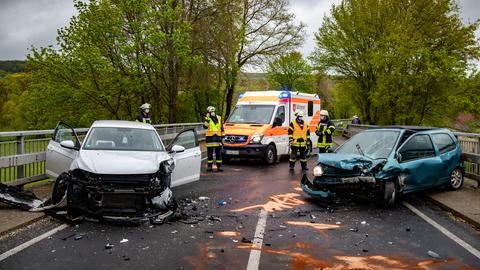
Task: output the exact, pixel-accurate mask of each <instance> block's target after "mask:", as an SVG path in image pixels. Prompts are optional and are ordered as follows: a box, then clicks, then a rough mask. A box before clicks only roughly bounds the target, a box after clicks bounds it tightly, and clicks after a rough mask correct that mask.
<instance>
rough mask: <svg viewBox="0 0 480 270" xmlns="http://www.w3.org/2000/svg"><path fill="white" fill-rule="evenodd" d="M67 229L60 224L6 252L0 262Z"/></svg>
mask: <svg viewBox="0 0 480 270" xmlns="http://www.w3.org/2000/svg"><path fill="white" fill-rule="evenodd" d="M67 227H69V225H68V224H62V225H60V226H58V227H56V228H54V229H52V230H50V231H48V232H46V233H44V234H42V235H40V236H37V237H35V238H33V239H32V240H30V241H27V242H25V243H23V244H21V245H19V246H17V247H14V248H12V249H10V250H8V251H6V252H5V253H3V254H0V262H1V261H3V260H5V259H6V258H8V257H10V256H12V255H14V254H15V253H18V252H20V251H22V250H24V249H26V248H28V247H30V246H32V245H34V244H36V243H38V242H40V241H42V240H43V239H45V238H47V237H49V236H52V235H54V234H55V233H57V232H59V231H61V230H63V229H65V228H67Z"/></svg>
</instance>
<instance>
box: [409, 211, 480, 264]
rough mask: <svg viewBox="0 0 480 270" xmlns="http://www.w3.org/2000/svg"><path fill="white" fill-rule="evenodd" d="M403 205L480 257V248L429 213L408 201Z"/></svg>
mask: <svg viewBox="0 0 480 270" xmlns="http://www.w3.org/2000/svg"><path fill="white" fill-rule="evenodd" d="M402 204H403V205H405V207H407V208H408V209H410V210H411V211H412V212H414V213H415V214H417V215H418V216H419V217H421V218H422V219H423V220H425V221H426V222H428V223H429V224H430V225H432V226H433V227H435V228H436V229H437V230H439V231H440V232H441V233H443V234H444V235H445V236H447V237H448V238H450V239H452V240H453V241H454V242H455V243H457V244H459V245H460V246H462V247H463V248H464V249H466V250H467V251H468V252H470V253H472V254H473V256H475V257H477V258H478V259H480V251H478V249H476V248H474V247H472V246H471V245H470V244H468V243H467V242H465V241H463V240H462V239H460V238H459V237H458V236H456V235H455V234H453V233H451V232H450V231H449V230H447V229H445V227H443V226H442V225H440V224H438V223H437V222H435V221H434V220H433V219H431V218H429V217H428V216H427V215H425V214H424V213H422V212H420V210H418V209H417V208H415V207H414V206H413V205H411V204H409V203H408V202H402Z"/></svg>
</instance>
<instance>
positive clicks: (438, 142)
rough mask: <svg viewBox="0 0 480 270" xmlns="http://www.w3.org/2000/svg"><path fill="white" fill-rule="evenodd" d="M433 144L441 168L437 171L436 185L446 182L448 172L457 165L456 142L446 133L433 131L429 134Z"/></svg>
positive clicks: (448, 175)
mask: <svg viewBox="0 0 480 270" xmlns="http://www.w3.org/2000/svg"><path fill="white" fill-rule="evenodd" d="M431 137H432V141H433V144H434V145H435V147H436V148H437V152H438V153H439V158H440V161H441V162H442V169H441V171H439V177H438V181H437V183H436V184H437V185H441V184H444V183H447V182H448V181H449V180H450V174H451V173H452V171H453V170H454V169H455V168H456V167H457V166H458V163H459V161H458V153H457V151H456V150H457V144H456V143H455V141H454V139H453V138H452V137H451V136H450V135H449V134H447V133H435V134H432V135H431Z"/></svg>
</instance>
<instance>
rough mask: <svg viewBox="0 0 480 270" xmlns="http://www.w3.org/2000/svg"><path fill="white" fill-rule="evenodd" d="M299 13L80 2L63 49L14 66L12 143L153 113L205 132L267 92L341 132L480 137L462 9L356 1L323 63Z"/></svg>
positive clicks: (335, 30) (197, 1)
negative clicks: (371, 127) (239, 102)
mask: <svg viewBox="0 0 480 270" xmlns="http://www.w3.org/2000/svg"><path fill="white" fill-rule="evenodd" d="M288 3H289V1H287V0H256V1H253V0H246V1H243V0H242V1H240V0H235V1H226V0H209V1H203V0H202V1H201V0H186V1H178V0H140V1H137V0H135V1H134V0H111V1H104V0H92V1H85V2H82V1H75V6H76V8H77V10H78V16H76V17H73V18H72V19H71V20H70V23H69V25H68V26H66V27H65V28H62V29H59V30H58V37H57V44H56V46H55V47H45V48H36V47H32V49H31V51H30V53H29V54H28V56H27V61H26V62H22V61H4V62H2V63H0V130H25V129H47V128H48V129H50V128H53V127H54V126H55V123H56V121H57V120H60V119H61V120H64V121H67V122H69V123H71V124H72V125H74V126H77V127H86V126H89V125H90V124H91V122H92V121H94V120H95V119H134V115H135V114H136V113H138V110H139V106H140V105H141V104H142V103H144V102H148V103H151V104H152V106H153V111H152V113H153V119H154V122H155V123H174V122H197V121H200V120H201V119H202V118H203V116H204V113H205V108H206V107H207V106H210V105H213V106H216V107H217V108H218V110H219V111H220V112H221V113H222V115H228V114H229V113H230V112H231V110H232V106H234V104H235V102H236V98H237V96H238V94H239V93H240V92H242V91H246V90H267V89H292V90H295V91H302V92H308V93H317V94H319V95H320V97H321V98H322V104H323V107H324V108H326V109H328V110H329V111H330V114H331V116H332V117H333V118H350V117H351V116H352V115H353V114H357V115H358V116H359V117H360V119H361V120H362V122H363V123H371V124H405V125H435V126H449V127H453V128H456V129H461V130H466V131H476V130H477V131H478V130H479V129H480V123H479V121H480V120H479V119H480V73H479V72H478V62H475V60H477V61H478V59H479V42H478V40H476V39H475V31H476V29H477V28H478V26H479V23H478V22H471V23H463V22H462V21H461V19H460V15H459V10H458V6H457V3H456V2H455V1H454V0H438V1H430V0H419V1H407V2H406V1H402V0H394V1H380V0H351V1H343V2H341V3H340V4H339V5H336V6H332V8H331V14H330V15H329V17H326V18H324V20H323V23H322V26H321V27H320V29H318V32H317V33H316V35H315V42H316V48H315V50H314V52H313V54H312V55H310V56H302V55H301V54H300V53H299V52H298V51H297V50H298V48H299V47H300V46H301V45H302V44H303V42H304V41H305V40H304V36H305V26H304V25H303V24H302V23H298V22H297V20H295V17H294V15H293V14H292V12H291V11H290V10H289V4H288ZM299 19H300V20H301V19H302V18H299ZM475 63H476V64H475Z"/></svg>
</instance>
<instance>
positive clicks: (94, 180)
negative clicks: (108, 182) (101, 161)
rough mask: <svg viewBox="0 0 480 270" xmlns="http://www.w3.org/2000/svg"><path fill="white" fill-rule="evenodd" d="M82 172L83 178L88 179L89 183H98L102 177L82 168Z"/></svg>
mask: <svg viewBox="0 0 480 270" xmlns="http://www.w3.org/2000/svg"><path fill="white" fill-rule="evenodd" d="M80 173H81V174H82V175H83V178H84V179H85V180H87V182H88V183H89V184H92V185H97V184H99V183H100V178H99V177H98V175H96V174H94V173H91V172H87V171H84V170H80Z"/></svg>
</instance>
